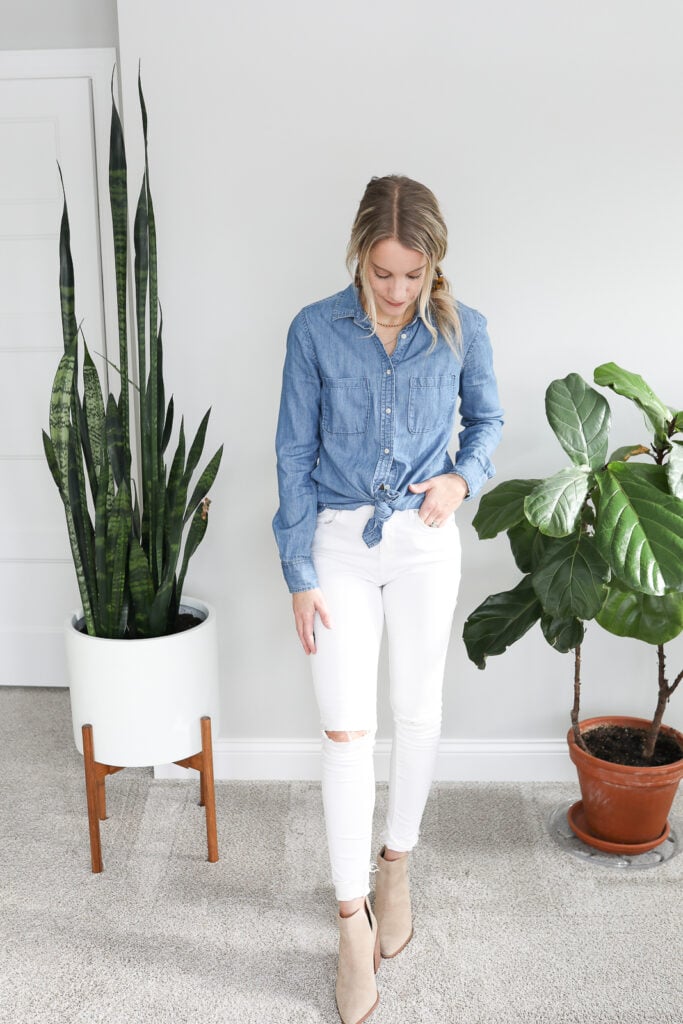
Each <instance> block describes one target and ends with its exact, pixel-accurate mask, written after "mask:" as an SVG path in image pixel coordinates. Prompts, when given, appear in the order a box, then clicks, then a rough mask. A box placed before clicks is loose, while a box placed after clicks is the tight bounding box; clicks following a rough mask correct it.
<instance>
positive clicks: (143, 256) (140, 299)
mask: <svg viewBox="0 0 683 1024" xmlns="http://www.w3.org/2000/svg"><path fill="white" fill-rule="evenodd" d="M148 232H149V225H148V221H147V189H146V187H145V182H144V181H143V182H142V185H141V186H140V195H139V196H138V204H137V207H136V210H135V221H134V224H133V248H134V252H135V264H134V267H135V313H136V320H137V326H138V380H139V381H140V402H141V408H144V405H143V401H144V397H145V395H144V392H145V378H146V375H147V365H146V363H147V360H146V345H145V342H146V330H147V282H148V280H149V239H148Z"/></svg>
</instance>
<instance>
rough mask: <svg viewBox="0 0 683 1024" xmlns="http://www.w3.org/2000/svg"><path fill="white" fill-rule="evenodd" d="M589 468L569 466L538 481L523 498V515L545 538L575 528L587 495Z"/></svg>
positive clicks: (563, 534) (565, 532)
mask: <svg viewBox="0 0 683 1024" xmlns="http://www.w3.org/2000/svg"><path fill="white" fill-rule="evenodd" d="M589 485H590V471H589V470H588V468H584V467H581V466H569V467H567V468H566V469H561V470H560V471H559V473H555V474H554V476H551V477H548V479H547V480H542V481H541V483H540V484H538V485H537V486H536V487H535V488H534V489H533V491H532V492H531V493H530V494H528V495H527V497H526V498H525V499H524V514H525V515H526V517H527V519H528V520H529V522H530V523H531V524H532V526H536V527H537V528H538V529H539V530H540V531H541V533H545V534H546V536H548V537H566V536H568V534H570V533H572V532H573V531H574V530H575V529H576V524H577V523H578V522H579V519H580V517H581V509H582V507H583V503H584V501H585V500H586V496H587V494H588V488H589Z"/></svg>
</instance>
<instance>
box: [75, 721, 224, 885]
mask: <svg viewBox="0 0 683 1024" xmlns="http://www.w3.org/2000/svg"><path fill="white" fill-rule="evenodd" d="M201 730H202V749H201V750H200V751H199V753H198V754H192V756H191V757H184V758H183V759H182V760H181V761H175V762H174V764H177V765H180V767H181V768H195V769H196V770H197V771H198V772H199V806H200V807H204V808H205V811H206V843H207V847H208V852H209V857H208V859H209V862H210V863H211V864H215V863H216V861H217V860H218V837H217V834H216V795H215V790H214V783H213V748H212V744H211V719H210V718H209V716H208V715H205V716H204V717H203V718H202V719H201ZM82 732H83V766H84V768H85V792H86V796H87V799H88V824H89V827H90V858H91V861H92V869H93V872H94V873H95V874H98V873H99V872H100V871H102V868H103V864H102V847H101V844H100V822H101V821H105V819H106V817H107V797H106V792H105V788H104V782H105V779H106V777H107V775H114V774H115V773H116V772H120V771H123V768H117V767H116V766H115V765H112V764H100V762H99V761H96V760H95V748H94V743H93V731H92V725H84V726H83V729H82Z"/></svg>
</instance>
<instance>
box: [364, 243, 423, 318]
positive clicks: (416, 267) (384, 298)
mask: <svg viewBox="0 0 683 1024" xmlns="http://www.w3.org/2000/svg"><path fill="white" fill-rule="evenodd" d="M426 267H427V257H426V256H425V255H424V253H421V252H417V251H416V250H415V249H406V247H405V246H403V245H401V243H400V242H398V241H397V240H396V239H395V238H385V239H384V241H382V242H377V244H376V245H373V247H372V249H371V250H370V259H369V262H368V275H367V276H368V283H369V285H370V288H371V290H372V294H373V296H374V299H375V305H376V307H377V318H378V319H379V320H389V321H391V322H394V321H399V320H402V319H405V316H406V314H408V313H409V312H410V313H412V306H413V303H414V302H415V300H416V299H417V297H418V295H419V294H420V290H421V288H422V282H423V281H424V275H425V270H426Z"/></svg>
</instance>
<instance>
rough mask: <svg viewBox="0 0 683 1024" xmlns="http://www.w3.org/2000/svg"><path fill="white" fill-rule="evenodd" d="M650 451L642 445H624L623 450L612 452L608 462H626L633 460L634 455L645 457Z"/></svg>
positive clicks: (618, 449)
mask: <svg viewBox="0 0 683 1024" xmlns="http://www.w3.org/2000/svg"><path fill="white" fill-rule="evenodd" d="M649 451H650V449H649V448H646V446H645V445H644V444H626V445H624V446H623V448H617V450H616V451H614V452H612V454H611V455H610V457H609V459H608V460H607V461H608V462H628V460H629V459H633V458H634V457H635V456H636V455H647V453H648V452H649Z"/></svg>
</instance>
